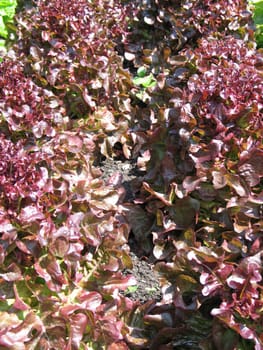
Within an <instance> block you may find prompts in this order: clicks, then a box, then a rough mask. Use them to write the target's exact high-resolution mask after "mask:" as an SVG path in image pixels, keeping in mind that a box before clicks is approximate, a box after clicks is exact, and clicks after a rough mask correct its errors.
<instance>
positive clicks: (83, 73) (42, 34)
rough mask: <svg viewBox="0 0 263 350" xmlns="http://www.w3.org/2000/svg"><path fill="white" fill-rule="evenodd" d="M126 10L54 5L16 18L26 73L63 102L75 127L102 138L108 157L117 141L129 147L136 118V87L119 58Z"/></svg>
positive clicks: (109, 4) (117, 5)
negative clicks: (131, 123) (133, 89)
mask: <svg viewBox="0 0 263 350" xmlns="http://www.w3.org/2000/svg"><path fill="white" fill-rule="evenodd" d="M128 9H129V7H128V6H127V7H124V6H122V5H121V2H120V1H118V2H116V1H115V2H114V3H113V1H96V2H95V3H93V2H91V1H85V0H83V1H77V2H74V4H72V2H71V1H57V0H54V1H39V2H36V6H35V7H33V8H31V9H30V10H27V11H24V12H23V11H22V12H20V13H19V15H18V16H16V23H17V28H18V29H17V44H16V46H15V52H16V55H17V57H19V58H21V57H23V62H24V65H25V67H24V72H25V74H26V75H27V76H30V77H32V78H33V81H34V82H35V83H36V84H37V85H39V86H41V87H43V88H45V89H48V90H50V91H52V92H53V93H54V94H55V95H56V96H57V97H59V98H60V99H61V100H62V101H63V103H64V106H65V108H66V113H67V115H69V116H70V118H71V119H72V120H74V121H75V122H73V123H75V125H76V127H78V123H79V124H80V125H81V127H83V128H85V127H86V128H87V129H88V130H89V132H93V133H97V134H100V138H99V141H98V143H99V144H100V146H101V147H100V148H101V152H102V153H103V154H104V155H105V156H108V155H109V154H112V153H113V149H114V147H113V146H114V144H115V143H116V142H120V143H121V144H125V143H126V139H127V138H128V135H126V136H125V130H126V131H127V127H128V120H130V119H131V115H132V111H131V109H132V108H131V106H130V99H129V91H130V88H131V86H132V85H133V83H132V80H131V76H130V74H129V72H128V71H127V70H125V69H123V64H122V63H123V59H122V57H121V56H120V55H119V54H118V50H120V49H121V44H120V43H121V41H122V40H123V38H124V36H125V33H126V31H127V21H126V16H127V13H128ZM103 135H104V136H103ZM106 135H107V141H106V140H105V139H106ZM128 149H129V146H127V147H126V149H125V151H126V155H127V153H129V150H128Z"/></svg>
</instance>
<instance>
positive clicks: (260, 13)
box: [250, 0, 263, 47]
mask: <svg viewBox="0 0 263 350" xmlns="http://www.w3.org/2000/svg"><path fill="white" fill-rule="evenodd" d="M250 3H251V5H252V8H253V19H254V22H255V25H256V41H257V46H258V47H262V46H263V2H262V1H258V0H255V1H250Z"/></svg>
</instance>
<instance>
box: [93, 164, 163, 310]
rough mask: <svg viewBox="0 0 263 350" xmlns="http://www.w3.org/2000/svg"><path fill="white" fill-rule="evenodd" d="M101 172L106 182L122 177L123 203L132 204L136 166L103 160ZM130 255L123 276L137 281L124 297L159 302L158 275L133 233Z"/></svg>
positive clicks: (131, 235) (142, 301)
mask: <svg viewBox="0 0 263 350" xmlns="http://www.w3.org/2000/svg"><path fill="white" fill-rule="evenodd" d="M99 168H100V170H101V171H102V178H103V179H104V180H105V181H106V182H107V180H108V179H109V178H110V177H111V176H112V175H114V174H116V173H119V174H121V176H122V183H121V185H122V186H123V187H124V188H125V197H124V199H123V202H132V201H133V199H134V193H133V191H132V190H131V183H132V182H133V181H134V180H135V179H138V178H140V177H141V176H142V175H143V172H141V171H139V170H138V169H137V168H136V164H135V163H134V162H132V161H129V160H124V159H109V158H107V159H105V160H103V161H102V162H101V163H100V164H99ZM128 243H129V246H130V255H131V259H132V262H133V268H132V269H131V270H128V269H127V270H125V271H124V274H132V275H133V276H134V277H135V278H136V281H137V285H136V286H135V287H134V288H130V290H128V291H127V292H126V293H125V295H126V296H128V297H129V298H130V299H132V300H135V301H139V302H140V303H145V302H147V301H149V300H155V301H160V300H161V297H162V292H161V286H160V283H159V279H158V275H157V273H156V272H155V271H154V270H153V267H154V264H153V261H152V259H151V258H149V257H146V256H144V254H143V253H142V252H141V249H140V246H139V242H137V241H136V240H135V239H134V236H133V233H132V232H131V233H130V237H129V242H128Z"/></svg>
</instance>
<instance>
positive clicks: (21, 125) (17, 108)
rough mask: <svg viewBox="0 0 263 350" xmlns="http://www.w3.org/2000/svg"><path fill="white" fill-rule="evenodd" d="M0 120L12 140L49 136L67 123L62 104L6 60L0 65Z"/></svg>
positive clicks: (15, 62) (17, 64) (21, 66)
mask: <svg viewBox="0 0 263 350" xmlns="http://www.w3.org/2000/svg"><path fill="white" fill-rule="evenodd" d="M0 121H1V128H2V130H4V129H5V130H6V132H7V133H9V134H10V136H11V135H12V138H13V139H14V138H16V139H18V138H26V137H28V138H35V139H40V138H44V137H52V136H54V135H55V134H56V132H57V131H58V130H61V129H62V130H63V129H64V128H65V127H66V124H67V123H66V121H67V119H66V116H65V109H64V108H63V106H62V101H61V100H59V99H58V98H57V97H56V96H55V95H54V94H53V93H52V92H51V91H49V90H47V89H44V88H42V87H39V86H37V85H36V84H35V83H34V82H33V81H32V79H31V78H29V77H26V76H25V75H24V73H23V65H22V64H21V63H20V62H18V61H13V60H10V59H7V58H6V59H5V60H4V61H3V62H1V64H0Z"/></svg>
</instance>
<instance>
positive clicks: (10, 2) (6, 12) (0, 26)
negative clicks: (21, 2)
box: [0, 0, 17, 54]
mask: <svg viewBox="0 0 263 350" xmlns="http://www.w3.org/2000/svg"><path fill="white" fill-rule="evenodd" d="M16 7H17V1H16V0H1V1H0V50H1V54H2V52H5V49H6V48H5V45H6V42H5V39H7V37H8V24H10V23H12V22H13V17H14V15H15V11H16Z"/></svg>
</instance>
